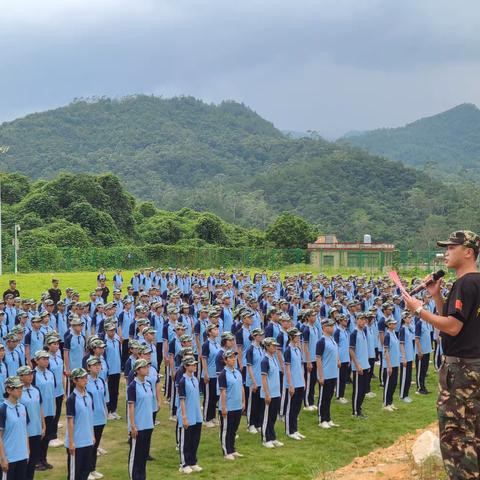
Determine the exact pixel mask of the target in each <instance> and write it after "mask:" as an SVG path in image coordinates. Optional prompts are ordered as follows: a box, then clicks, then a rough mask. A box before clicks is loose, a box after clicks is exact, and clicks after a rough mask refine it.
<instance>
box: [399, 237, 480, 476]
mask: <svg viewBox="0 0 480 480" xmlns="http://www.w3.org/2000/svg"><path fill="white" fill-rule="evenodd" d="M437 245H438V246H440V247H444V248H446V252H445V266H446V267H447V268H451V269H453V270H455V274H456V277H457V280H456V281H455V282H454V283H453V285H452V288H451V290H450V292H449V294H448V296H447V298H446V300H444V299H443V297H442V280H441V279H439V280H437V281H432V280H433V279H432V278H431V277H427V279H425V280H424V285H425V286H426V288H427V290H428V292H429V293H430V295H431V296H432V299H433V300H434V302H435V307H436V311H437V312H438V313H433V312H431V311H429V310H427V309H426V308H425V306H424V305H423V303H422V301H421V300H419V299H417V298H414V297H412V296H411V295H409V294H408V293H407V292H405V291H404V292H403V298H404V301H405V304H406V307H407V308H408V309H409V310H410V311H411V312H414V313H415V315H416V316H417V317H419V318H420V319H421V320H423V321H425V322H427V323H429V324H430V325H432V326H433V327H434V328H437V329H438V330H439V331H440V336H441V340H442V346H443V353H444V356H443V361H442V364H441V367H440V369H439V394H438V399H437V412H438V423H439V431H440V448H441V451H442V457H443V461H444V465H445V469H446V471H447V474H448V476H449V478H450V479H452V480H453V479H460V478H462V479H469V478H472V479H473V478H479V474H480V468H479V460H480V450H479V448H478V433H479V425H480V328H479V312H480V273H479V272H478V268H477V259H478V254H479V251H480V236H479V235H477V234H476V233H474V232H471V231H468V230H460V231H456V232H453V233H452V234H451V235H450V237H449V238H448V240H445V241H439V242H437Z"/></svg>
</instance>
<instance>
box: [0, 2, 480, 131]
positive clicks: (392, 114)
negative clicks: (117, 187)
mask: <svg viewBox="0 0 480 480" xmlns="http://www.w3.org/2000/svg"><path fill="white" fill-rule="evenodd" d="M479 19H480V2H478V0H463V1H462V2H453V1H451V0H448V1H444V0H393V1H390V0H331V1H330V0H311V1H310V0H292V1H290V0H275V1H274V0H41V1H39V0H14V1H7V0H0V53H1V55H0V122H1V121H5V120H10V119H13V118H16V117H18V116H22V115H24V114H26V113H31V112H34V111H41V110H45V109H48V108H52V107H56V106H61V105H64V104H66V103H69V102H70V101H71V100H72V99H73V98H75V97H82V96H92V95H109V96H120V95H126V94H132V93H154V94H157V95H163V96H173V95H177V94H186V95H193V96H195V97H199V98H202V99H204V100H206V101H214V102H218V101H220V100H223V99H233V100H237V101H241V102H244V103H245V104H247V105H248V106H250V107H251V108H252V109H254V110H256V111H257V112H258V113H259V114H260V115H262V116H263V117H265V118H267V119H268V120H271V121H272V122H273V123H274V124H275V125H276V126H277V127H278V128H281V129H288V130H295V131H306V130H317V131H318V132H319V133H320V134H322V135H324V136H326V137H328V138H332V137H336V136H339V135H341V134H343V133H345V132H347V131H349V130H366V129H372V128H376V127H381V126H398V125H402V124H405V123H407V122H410V121H413V120H415V119H417V118H419V117H421V116H426V115H431V114H435V113H438V112H440V111H443V110H446V109H448V108H450V107H452V106H455V105H457V104H458V103H463V102H472V103H476V104H480V88H479V79H480V28H479Z"/></svg>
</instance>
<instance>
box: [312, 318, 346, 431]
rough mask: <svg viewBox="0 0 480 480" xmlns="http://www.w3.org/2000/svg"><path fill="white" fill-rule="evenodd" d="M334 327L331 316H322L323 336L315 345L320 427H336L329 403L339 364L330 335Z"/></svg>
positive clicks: (335, 347)
mask: <svg viewBox="0 0 480 480" xmlns="http://www.w3.org/2000/svg"><path fill="white" fill-rule="evenodd" d="M334 327H335V320H333V319H332V318H324V319H323V320H322V331H323V336H322V338H320V340H319V341H318V342H317V347H316V356H317V362H316V369H317V377H318V383H319V384H320V395H319V397H318V425H319V426H320V427H322V428H331V427H338V425H337V424H336V423H334V422H333V421H332V418H331V416H330V405H331V402H332V397H333V393H334V391H335V385H336V383H337V377H338V368H339V366H340V358H339V356H338V345H337V344H336V342H335V340H334V339H333V336H332V335H333V330H334Z"/></svg>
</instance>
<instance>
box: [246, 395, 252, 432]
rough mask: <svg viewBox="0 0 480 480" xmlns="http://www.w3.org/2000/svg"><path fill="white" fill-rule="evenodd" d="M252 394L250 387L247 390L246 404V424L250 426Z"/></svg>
mask: <svg viewBox="0 0 480 480" xmlns="http://www.w3.org/2000/svg"><path fill="white" fill-rule="evenodd" d="M252 394H253V389H252V387H250V389H249V392H248V405H247V426H250V415H251V413H252Z"/></svg>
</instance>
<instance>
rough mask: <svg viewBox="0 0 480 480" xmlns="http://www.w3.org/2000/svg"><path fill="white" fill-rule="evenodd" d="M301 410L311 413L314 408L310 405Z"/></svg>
mask: <svg viewBox="0 0 480 480" xmlns="http://www.w3.org/2000/svg"><path fill="white" fill-rule="evenodd" d="M303 410H305V411H306V412H313V411H314V410H315V407H314V406H313V405H310V406H309V407H303Z"/></svg>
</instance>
